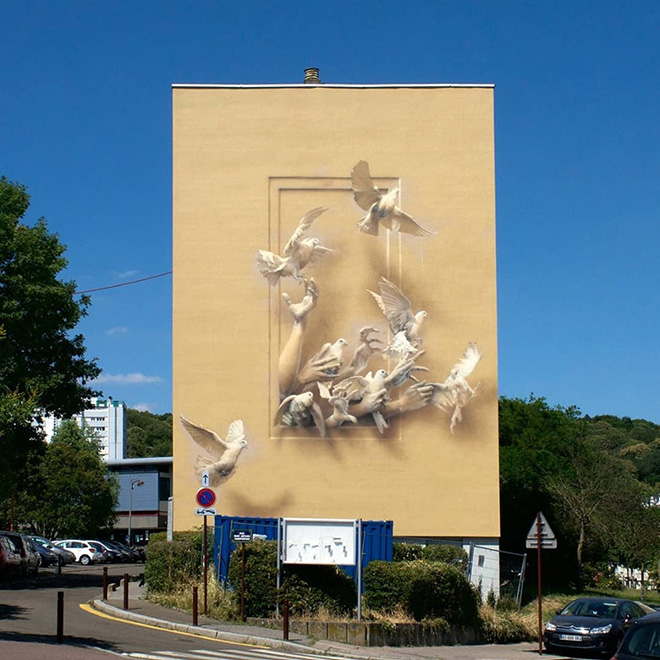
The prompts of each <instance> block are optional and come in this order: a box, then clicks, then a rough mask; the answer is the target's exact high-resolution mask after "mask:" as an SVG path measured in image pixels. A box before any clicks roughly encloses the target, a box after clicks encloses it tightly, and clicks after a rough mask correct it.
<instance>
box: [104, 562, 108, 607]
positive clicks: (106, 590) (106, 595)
mask: <svg viewBox="0 0 660 660" xmlns="http://www.w3.org/2000/svg"><path fill="white" fill-rule="evenodd" d="M103 600H108V567H107V566H104V567H103Z"/></svg>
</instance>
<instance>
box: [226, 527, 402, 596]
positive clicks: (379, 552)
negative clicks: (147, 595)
mask: <svg viewBox="0 0 660 660" xmlns="http://www.w3.org/2000/svg"><path fill="white" fill-rule="evenodd" d="M277 525H278V519H277V518H249V517H240V516H215V537H214V544H213V557H214V558H215V565H216V570H217V578H218V580H219V581H220V582H222V583H223V584H224V583H226V582H227V576H228V574H229V559H230V558H231V554H232V552H233V551H234V549H235V548H236V544H235V543H233V542H232V540H231V539H232V532H237V531H241V530H250V531H252V533H253V534H262V535H264V536H265V537H266V540H268V541H277ZM393 528H394V524H393V522H392V521H391V520H363V521H362V574H363V575H364V569H365V568H366V567H367V565H368V564H369V562H372V561H376V560H383V561H392V534H393ZM339 568H341V569H342V570H343V571H344V572H345V573H346V574H347V575H349V576H350V577H352V578H353V579H355V574H356V567H355V566H340V567H339ZM363 589H364V584H363Z"/></svg>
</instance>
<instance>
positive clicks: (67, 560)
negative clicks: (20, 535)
mask: <svg viewBox="0 0 660 660" xmlns="http://www.w3.org/2000/svg"><path fill="white" fill-rule="evenodd" d="M30 538H31V539H32V540H33V541H34V543H35V545H42V546H43V547H44V548H46V549H48V550H50V551H51V552H54V553H55V555H57V563H58V564H59V565H60V566H66V565H67V564H73V563H75V561H76V556H75V555H74V554H73V553H72V552H69V551H68V550H65V549H64V548H58V547H57V546H56V545H53V544H52V543H51V542H50V541H49V540H48V539H46V538H44V537H43V536H31V537H30Z"/></svg>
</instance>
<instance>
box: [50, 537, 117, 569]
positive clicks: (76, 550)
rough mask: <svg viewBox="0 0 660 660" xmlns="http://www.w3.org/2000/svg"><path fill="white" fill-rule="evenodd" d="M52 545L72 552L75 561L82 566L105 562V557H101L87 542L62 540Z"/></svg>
mask: <svg viewBox="0 0 660 660" xmlns="http://www.w3.org/2000/svg"><path fill="white" fill-rule="evenodd" d="M54 544H55V545H56V546H57V547H58V548H64V549H65V550H68V551H69V552H72V553H73V555H74V556H75V558H76V561H77V562H79V563H81V564H82V565H83V566H87V564H92V563H95V562H103V561H105V560H106V557H104V556H102V555H101V553H100V552H99V551H98V550H97V549H96V548H95V547H94V546H93V545H91V544H90V543H89V542H88V541H82V540H80V539H64V540H62V541H55V542H54Z"/></svg>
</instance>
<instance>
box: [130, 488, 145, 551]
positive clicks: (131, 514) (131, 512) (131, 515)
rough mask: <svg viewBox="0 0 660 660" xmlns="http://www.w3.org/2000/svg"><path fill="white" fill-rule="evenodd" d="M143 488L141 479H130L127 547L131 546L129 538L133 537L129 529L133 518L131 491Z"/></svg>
mask: <svg viewBox="0 0 660 660" xmlns="http://www.w3.org/2000/svg"><path fill="white" fill-rule="evenodd" d="M140 486H144V481H142V479H131V493H130V496H129V499H128V545H131V538H132V536H133V530H132V529H131V519H132V517H133V489H134V488H135V487H137V488H139V487H140Z"/></svg>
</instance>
